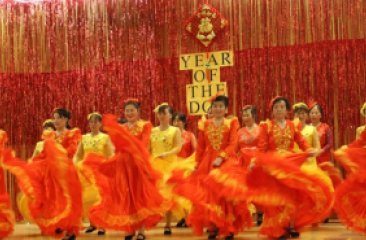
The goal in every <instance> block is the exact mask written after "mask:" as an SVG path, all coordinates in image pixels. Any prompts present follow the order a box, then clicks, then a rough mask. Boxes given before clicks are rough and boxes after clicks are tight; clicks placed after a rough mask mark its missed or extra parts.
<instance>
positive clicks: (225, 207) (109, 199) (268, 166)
mask: <svg viewBox="0 0 366 240" xmlns="http://www.w3.org/2000/svg"><path fill="white" fill-rule="evenodd" d="M210 101H211V108H210V110H209V113H208V115H207V116H204V117H202V118H201V120H199V122H198V135H197V139H196V137H195V135H194V134H193V133H192V132H190V131H188V130H187V119H186V116H185V115H184V114H183V113H173V108H172V107H171V106H169V104H167V103H163V104H161V105H159V106H157V107H156V108H155V109H154V112H155V113H156V115H157V119H158V125H157V126H156V127H153V126H152V124H151V123H150V122H149V121H145V120H142V119H141V118H140V107H141V106H140V102H139V101H138V100H137V99H127V100H126V101H125V102H124V116H125V119H124V120H123V121H122V120H121V119H118V118H117V117H116V116H114V115H110V114H105V115H101V114H99V113H97V112H94V113H91V114H89V115H88V116H87V120H88V123H89V128H90V132H89V133H87V134H85V135H82V134H81V131H80V130H79V129H78V128H71V127H70V125H69V121H70V118H71V114H70V112H69V111H68V110H66V109H64V108H57V109H55V110H54V111H53V112H52V119H49V120H46V121H45V122H44V124H43V134H42V140H41V141H39V142H38V143H37V145H36V148H35V150H34V153H33V156H32V157H31V158H30V159H29V160H28V161H24V160H21V159H18V158H17V157H16V156H15V155H14V153H13V151H12V150H11V148H10V147H9V146H7V144H6V142H7V135H6V132H4V131H1V132H0V166H1V168H3V169H4V170H7V171H9V172H10V173H11V174H13V175H14V176H15V177H16V180H17V184H18V185H19V188H20V190H21V193H20V195H19V196H18V200H17V203H18V208H19V210H20V212H21V214H22V215H23V217H24V218H25V219H26V220H28V221H29V222H33V223H34V224H36V225H38V227H39V228H40V230H41V232H42V234H43V235H49V236H55V237H59V238H62V239H75V238H76V236H77V235H78V233H79V231H80V230H81V229H82V227H81V226H82V221H83V218H87V219H88V220H89V222H90V226H89V227H87V228H86V230H85V231H86V232H87V233H92V232H94V231H96V232H97V234H98V235H104V234H105V233H106V231H108V230H117V231H123V232H125V233H126V235H125V240H131V239H134V238H135V239H138V240H144V239H146V235H145V229H149V228H152V227H154V226H156V225H157V224H158V223H159V222H160V221H162V220H163V218H165V227H164V235H171V234H172V220H173V218H174V219H176V220H180V222H179V224H180V225H188V226H190V227H192V229H193V232H194V233H195V234H197V235H202V234H203V233H205V234H207V236H208V239H216V238H217V237H219V236H223V237H224V238H225V239H226V240H231V239H234V236H235V234H237V233H239V232H240V231H243V230H245V229H247V228H250V227H252V225H253V218H252V216H253V215H254V214H255V213H256V214H257V223H258V225H260V234H263V235H266V236H268V237H270V238H272V239H288V238H298V237H299V236H300V232H301V231H302V230H303V229H304V227H306V226H311V225H313V226H314V225H317V224H318V223H321V222H323V221H324V220H326V219H327V218H328V217H329V215H330V214H331V213H332V211H333V210H335V211H336V213H337V214H338V217H339V218H340V219H341V220H342V221H343V222H344V223H345V224H346V225H347V226H349V227H350V228H352V229H354V230H356V231H361V232H364V233H366V216H365V215H366V211H365V209H366V200H365V198H364V195H365V192H366V187H365V186H366V185H365V182H366V174H365V173H366V172H365V171H366V161H364V159H366V148H365V146H366V129H365V126H362V127H360V128H358V129H357V137H356V140H355V141H354V142H352V143H351V144H349V145H347V146H343V147H341V148H340V149H338V150H336V151H334V153H333V152H332V145H333V137H332V131H331V128H330V127H329V126H328V125H327V124H326V123H323V122H321V119H322V116H323V110H322V108H321V106H320V105H319V104H318V103H316V102H312V103H310V104H309V105H307V104H305V103H303V102H300V103H296V104H294V105H293V106H291V105H290V102H289V101H288V100H287V98H285V97H282V96H277V97H275V98H273V99H272V101H271V102H270V104H269V111H270V112H271V119H267V120H265V121H262V122H260V123H259V124H257V110H256V107H255V106H253V105H247V106H244V107H243V108H242V111H241V120H242V124H243V126H242V127H241V128H240V124H239V120H238V119H237V118H236V117H234V116H227V114H228V105H229V98H228V97H226V96H224V95H220V94H218V95H216V96H213V97H212V98H211V99H210ZM292 110H293V112H294V119H293V120H290V119H289V113H290V112H291V111H292ZM361 114H362V115H363V116H366V103H365V104H364V105H363V106H362V108H361ZM102 130H103V131H102ZM332 154H333V155H334V159H335V160H336V161H337V162H338V163H339V164H340V165H341V166H342V167H343V169H344V170H345V172H346V174H345V177H344V178H343V177H342V174H341V172H340V171H339V169H338V168H337V167H335V166H334V164H333V162H332V161H331V159H332ZM14 224H15V217H14V213H13V211H12V208H11V205H10V201H9V198H8V196H7V193H6V191H5V183H4V176H3V171H2V170H1V171H0V238H1V237H5V236H7V235H9V234H11V232H12V231H13V226H14Z"/></svg>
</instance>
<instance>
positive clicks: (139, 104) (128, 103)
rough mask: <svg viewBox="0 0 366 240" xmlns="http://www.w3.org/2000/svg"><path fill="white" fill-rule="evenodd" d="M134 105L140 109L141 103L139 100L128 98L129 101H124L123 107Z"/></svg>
mask: <svg viewBox="0 0 366 240" xmlns="http://www.w3.org/2000/svg"><path fill="white" fill-rule="evenodd" d="M129 105H132V106H133V107H134V108H136V109H137V110H139V109H140V107H141V103H139V102H138V101H135V100H128V101H127V102H125V103H124V105H123V109H125V108H126V107H127V106H129Z"/></svg>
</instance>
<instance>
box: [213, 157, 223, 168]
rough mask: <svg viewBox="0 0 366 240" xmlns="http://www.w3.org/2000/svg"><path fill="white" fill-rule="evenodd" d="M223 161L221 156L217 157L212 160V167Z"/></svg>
mask: <svg viewBox="0 0 366 240" xmlns="http://www.w3.org/2000/svg"><path fill="white" fill-rule="evenodd" d="M223 161H224V159H222V157H217V158H216V159H215V160H214V161H213V163H212V166H214V167H219V166H220V165H221V163H222V162H223Z"/></svg>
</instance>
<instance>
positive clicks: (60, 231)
mask: <svg viewBox="0 0 366 240" xmlns="http://www.w3.org/2000/svg"><path fill="white" fill-rule="evenodd" d="M62 232H63V230H62V229H61V228H56V230H55V233H56V234H61V233H62Z"/></svg>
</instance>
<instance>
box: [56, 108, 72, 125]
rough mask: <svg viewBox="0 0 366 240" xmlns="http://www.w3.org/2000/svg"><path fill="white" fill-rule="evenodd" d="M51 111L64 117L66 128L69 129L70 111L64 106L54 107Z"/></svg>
mask: <svg viewBox="0 0 366 240" xmlns="http://www.w3.org/2000/svg"><path fill="white" fill-rule="evenodd" d="M53 113H54V114H55V113H57V114H58V115H59V116H60V117H61V118H66V119H67V121H66V128H67V129H71V126H70V124H69V120H70V119H71V113H70V112H69V111H68V110H66V109H65V108H56V109H55V110H53Z"/></svg>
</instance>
